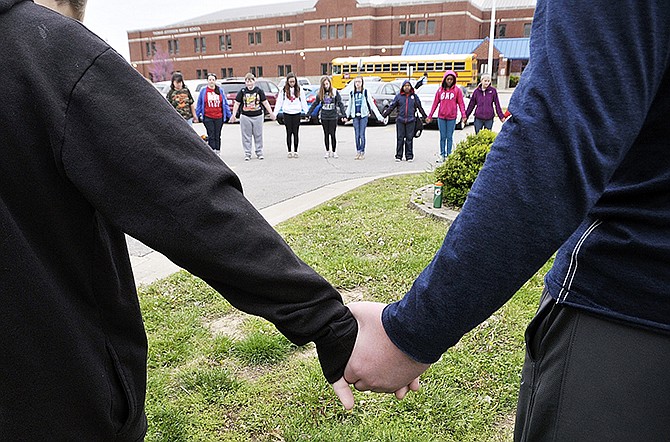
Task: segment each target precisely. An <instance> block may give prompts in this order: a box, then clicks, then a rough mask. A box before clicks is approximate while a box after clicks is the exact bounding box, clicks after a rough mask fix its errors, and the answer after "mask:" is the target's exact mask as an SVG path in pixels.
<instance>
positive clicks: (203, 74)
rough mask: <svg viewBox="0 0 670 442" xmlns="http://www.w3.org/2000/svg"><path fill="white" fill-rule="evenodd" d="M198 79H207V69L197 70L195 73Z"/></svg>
mask: <svg viewBox="0 0 670 442" xmlns="http://www.w3.org/2000/svg"><path fill="white" fill-rule="evenodd" d="M195 75H196V77H198V80H201V79H203V78H207V69H197V70H196V71H195Z"/></svg>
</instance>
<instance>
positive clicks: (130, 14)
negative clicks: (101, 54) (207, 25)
mask: <svg viewBox="0 0 670 442" xmlns="http://www.w3.org/2000/svg"><path fill="white" fill-rule="evenodd" d="M287 1H290V0H245V1H244V4H245V5H248V6H258V5H267V4H275V3H285V2H287ZM236 7H240V3H238V2H235V1H233V0H112V1H110V0H88V6H87V7H86V16H85V17H84V24H85V25H86V26H87V27H88V28H89V29H90V30H91V31H93V32H95V33H96V34H98V35H99V36H100V37H102V39H103V40H105V41H106V42H107V43H108V44H109V45H110V46H111V47H113V48H114V49H116V51H117V52H118V53H119V54H121V55H123V56H124V57H125V58H126V60H130V52H129V50H128V34H127V31H134V30H138V29H146V28H152V27H163V26H169V25H171V24H173V23H177V22H180V21H184V20H188V19H191V18H194V17H198V16H201V15H205V14H209V13H210V12H216V11H220V10H223V9H231V8H236Z"/></svg>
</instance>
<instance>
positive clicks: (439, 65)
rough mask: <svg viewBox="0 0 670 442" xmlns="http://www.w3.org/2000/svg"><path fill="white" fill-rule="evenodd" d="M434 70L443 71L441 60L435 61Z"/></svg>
mask: <svg viewBox="0 0 670 442" xmlns="http://www.w3.org/2000/svg"><path fill="white" fill-rule="evenodd" d="M435 70H436V71H443V70H444V63H442V62H441V61H438V62H437V63H435Z"/></svg>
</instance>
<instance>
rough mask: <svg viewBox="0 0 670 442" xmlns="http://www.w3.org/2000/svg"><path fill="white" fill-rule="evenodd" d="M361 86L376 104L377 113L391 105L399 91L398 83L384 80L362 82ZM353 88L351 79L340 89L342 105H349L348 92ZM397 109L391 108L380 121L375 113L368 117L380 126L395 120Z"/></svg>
mask: <svg viewBox="0 0 670 442" xmlns="http://www.w3.org/2000/svg"><path fill="white" fill-rule="evenodd" d="M363 87H364V88H365V89H366V90H367V91H368V98H370V99H371V100H372V102H373V103H374V104H375V105H376V106H377V109H379V113H382V112H384V111H385V110H386V108H387V107H389V106H390V105H391V102H392V101H393V99H394V98H395V96H396V95H398V93H399V92H400V88H399V87H398V85H396V84H393V83H387V82H384V81H376V82H372V81H371V82H367V81H364V82H363ZM353 88H354V82H353V81H351V82H350V83H349V84H347V85H346V87H345V88H344V89H342V90H341V91H340V95H341V96H342V102H343V103H344V107H347V106H348V105H349V96H350V95H349V94H350V93H351V91H352V90H353ZM397 113H398V112H397V110H395V109H394V110H393V112H391V115H389V116H387V117H385V118H384V119H383V120H382V121H377V118H376V117H375V114H374V113H372V114H371V115H370V119H371V120H372V121H375V122H376V123H377V124H381V125H382V126H386V125H387V124H389V122H393V121H395V118H396V115H397Z"/></svg>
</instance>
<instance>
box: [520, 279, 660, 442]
mask: <svg viewBox="0 0 670 442" xmlns="http://www.w3.org/2000/svg"><path fill="white" fill-rule="evenodd" d="M634 297H635V294H634V293H631V299H634ZM514 440H515V441H517V442H520V441H524V442H538V441H570V442H581V441H588V442H596V441H607V442H617V441H621V442H634V441H635V442H637V441H640V442H642V441H644V442H650V441H668V440H670V333H664V332H661V331H654V330H648V329H644V328H639V327H634V326H631V325H630V324H627V323H624V322H617V321H613V320H611V319H608V318H604V317H601V316H596V315H593V314H589V313H588V312H585V311H582V310H579V309H575V308H572V307H566V306H563V305H558V304H556V302H555V301H554V300H553V298H552V297H551V296H550V295H549V294H548V293H547V292H546V290H545V293H544V294H543V295H542V300H541V302H540V308H539V309H538V312H537V314H536V316H535V318H534V319H533V320H532V321H531V323H530V325H529V326H528V329H527V330H526V362H525V363H524V366H523V373H522V377H521V388H520V391H519V402H518V406H517V415H516V426H515V430H514Z"/></svg>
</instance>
